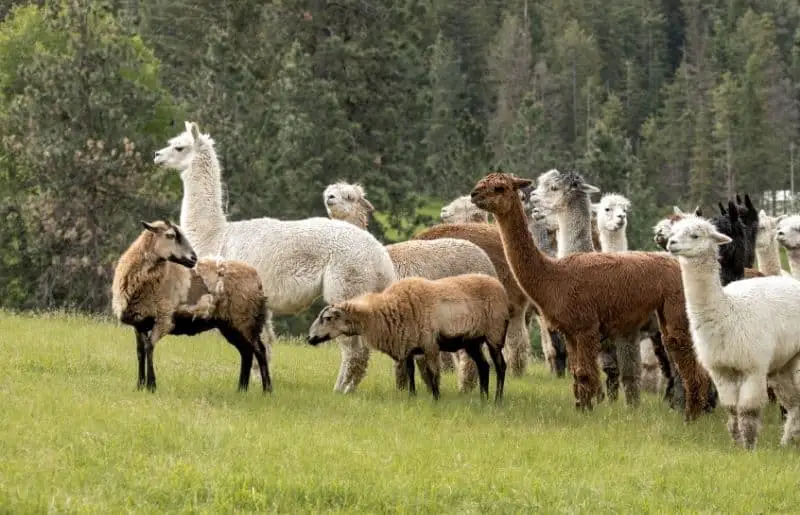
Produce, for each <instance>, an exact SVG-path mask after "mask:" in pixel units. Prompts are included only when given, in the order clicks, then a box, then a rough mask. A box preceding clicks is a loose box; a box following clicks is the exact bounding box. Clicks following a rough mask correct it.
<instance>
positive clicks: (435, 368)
mask: <svg viewBox="0 0 800 515" xmlns="http://www.w3.org/2000/svg"><path fill="white" fill-rule="evenodd" d="M426 348H430V347H429V346H426ZM438 357H439V351H438V349H437V350H435V351H432V352H431V351H426V352H425V365H426V371H427V373H428V374H429V375H430V381H431V384H430V386H431V393H433V400H435V401H438V400H439V396H440V392H439V381H440V380H441V377H440V374H439V361H438V360H437V359H436V358H438Z"/></svg>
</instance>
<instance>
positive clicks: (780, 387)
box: [769, 366, 800, 447]
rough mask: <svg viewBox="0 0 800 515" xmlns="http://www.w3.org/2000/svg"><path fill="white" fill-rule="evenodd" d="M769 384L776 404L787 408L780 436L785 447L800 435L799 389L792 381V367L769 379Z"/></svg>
mask: <svg viewBox="0 0 800 515" xmlns="http://www.w3.org/2000/svg"><path fill="white" fill-rule="evenodd" d="M769 382H770V386H771V387H772V390H773V391H774V393H775V397H776V398H777V400H778V402H780V404H781V406H786V408H787V409H786V420H785V421H784V423H783V436H781V446H784V447H785V446H787V445H789V444H790V443H791V442H792V440H793V439H794V437H795V436H797V434H798V433H800V427H798V424H800V389H798V384H797V382H796V381H795V380H794V366H790V367H788V370H787V371H785V372H780V373H778V374H776V375H775V376H774V377H771V378H770V379H769Z"/></svg>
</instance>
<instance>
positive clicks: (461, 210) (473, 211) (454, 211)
mask: <svg viewBox="0 0 800 515" xmlns="http://www.w3.org/2000/svg"><path fill="white" fill-rule="evenodd" d="M439 218H440V219H441V221H442V223H444V224H455V223H470V222H476V223H480V222H484V223H488V222H489V214H488V213H487V212H486V211H483V210H481V209H478V208H477V207H475V206H474V205H473V204H472V202H470V200H469V196H468V195H465V196H462V197H458V198H456V199H455V200H453V201H452V202H450V203H449V204H447V205H446V206H444V207H443V208H442V209H441V211H440V212H439Z"/></svg>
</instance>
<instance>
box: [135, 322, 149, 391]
mask: <svg viewBox="0 0 800 515" xmlns="http://www.w3.org/2000/svg"><path fill="white" fill-rule="evenodd" d="M146 346H147V332H146V331H144V330H143V329H140V328H138V327H137V328H136V357H137V360H138V365H139V377H138V379H137V382H136V389H137V390H141V389H142V388H144V384H145V362H146V360H147V357H146V356H147V353H146V351H145V348H146Z"/></svg>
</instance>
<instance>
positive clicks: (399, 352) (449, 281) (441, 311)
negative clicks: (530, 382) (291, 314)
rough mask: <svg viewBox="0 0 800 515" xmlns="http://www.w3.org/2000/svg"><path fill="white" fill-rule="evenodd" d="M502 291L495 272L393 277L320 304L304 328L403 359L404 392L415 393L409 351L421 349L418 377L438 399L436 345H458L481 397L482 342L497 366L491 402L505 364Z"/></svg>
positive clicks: (485, 377) (485, 378) (314, 335)
mask: <svg viewBox="0 0 800 515" xmlns="http://www.w3.org/2000/svg"><path fill="white" fill-rule="evenodd" d="M508 319H509V317H508V297H507V296H506V291H505V288H504V287H503V285H502V284H501V283H500V281H498V280H497V279H495V278H493V277H489V276H488V275H483V274H462V275H456V276H451V277H445V278H442V279H438V280H435V281H430V280H428V279H423V278H421V277H409V278H406V279H400V280H398V281H396V282H394V283H393V284H391V285H390V286H389V287H388V288H386V289H385V290H384V291H382V292H380V293H368V294H365V295H362V296H360V297H356V298H354V299H350V300H346V301H343V302H339V303H336V304H333V305H330V306H326V307H325V308H323V309H322V311H320V313H319V315H318V316H317V318H316V320H314V323H312V324H311V328H310V329H309V332H308V343H309V344H311V345H317V344H319V343H321V342H324V341H328V340H330V339H333V338H336V337H337V336H340V335H362V336H364V340H365V341H367V342H368V343H369V344H370V345H372V346H374V348H375V349H376V350H379V351H381V352H383V353H385V354H387V355H389V356H390V357H391V358H392V359H394V360H395V362H397V363H403V364H405V367H406V371H407V373H408V379H409V380H408V390H409V395H416V386H415V383H414V357H415V356H416V355H419V354H422V355H423V356H424V363H425V365H426V366H425V369H424V371H423V373H422V377H423V380H424V381H425V383H426V384H427V385H428V387H429V388H430V389H431V393H432V394H433V398H434V399H438V398H439V378H440V372H439V359H438V357H439V352H440V351H442V350H445V351H448V352H455V351H458V350H460V349H464V350H465V351H466V352H467V354H468V355H469V356H470V357H471V358H472V359H473V360H474V361H475V365H476V366H477V368H478V376H479V382H480V391H481V396H482V397H488V395H489V365H488V364H487V363H486V360H485V359H484V357H483V354H482V353H481V350H480V349H481V345H482V344H483V342H484V341H485V342H486V345H487V347H488V349H489V355H490V356H491V358H492V361H493V362H494V367H495V371H496V373H497V391H496V393H495V402H499V401H500V400H501V399H502V397H503V386H504V384H505V371H506V363H505V359H504V358H503V353H502V349H503V342H504V340H505V336H506V331H507V329H508Z"/></svg>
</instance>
